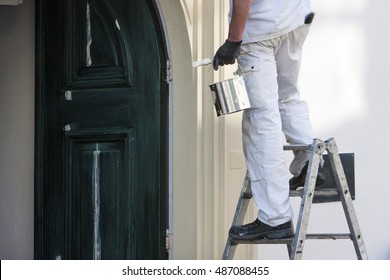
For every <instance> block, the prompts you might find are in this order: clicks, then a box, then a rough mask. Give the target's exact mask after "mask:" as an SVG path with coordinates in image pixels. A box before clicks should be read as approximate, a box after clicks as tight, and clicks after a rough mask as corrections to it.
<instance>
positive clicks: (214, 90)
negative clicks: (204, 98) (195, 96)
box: [210, 76, 250, 117]
mask: <svg viewBox="0 0 390 280" xmlns="http://www.w3.org/2000/svg"><path fill="white" fill-rule="evenodd" d="M210 89H211V96H212V98H213V101H214V106H215V110H216V113H217V116H218V117H219V116H222V115H227V114H232V113H236V112H239V111H242V110H244V109H248V108H250V102H249V98H248V93H247V91H246V87H245V82H244V78H243V77H242V76H237V77H234V78H231V79H228V80H225V81H222V82H218V83H215V84H211V85H210Z"/></svg>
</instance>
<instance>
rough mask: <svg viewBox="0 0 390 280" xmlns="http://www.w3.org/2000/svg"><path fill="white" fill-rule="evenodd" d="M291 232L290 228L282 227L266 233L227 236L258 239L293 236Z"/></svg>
mask: <svg viewBox="0 0 390 280" xmlns="http://www.w3.org/2000/svg"><path fill="white" fill-rule="evenodd" d="M293 235H294V234H293V232H292V230H291V229H283V230H277V231H276V230H274V231H269V232H266V233H260V234H255V235H243V236H241V235H235V234H231V233H230V234H229V237H231V238H233V239H234V240H259V239H282V238H289V237H291V236H293Z"/></svg>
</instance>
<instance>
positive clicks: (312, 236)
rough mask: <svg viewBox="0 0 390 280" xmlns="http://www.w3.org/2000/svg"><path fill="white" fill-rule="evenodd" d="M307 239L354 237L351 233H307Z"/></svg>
mask: <svg viewBox="0 0 390 280" xmlns="http://www.w3.org/2000/svg"><path fill="white" fill-rule="evenodd" d="M306 239H334V240H336V239H352V236H351V234H349V233H312V234H306Z"/></svg>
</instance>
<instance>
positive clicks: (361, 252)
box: [222, 138, 368, 260]
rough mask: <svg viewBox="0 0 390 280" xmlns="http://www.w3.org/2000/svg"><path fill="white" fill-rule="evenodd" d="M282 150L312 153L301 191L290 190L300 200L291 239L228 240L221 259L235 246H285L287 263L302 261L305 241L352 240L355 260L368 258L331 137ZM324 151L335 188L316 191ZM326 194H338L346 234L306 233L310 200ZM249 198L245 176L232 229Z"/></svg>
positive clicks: (228, 256) (227, 257) (241, 218)
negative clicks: (346, 228)
mask: <svg viewBox="0 0 390 280" xmlns="http://www.w3.org/2000/svg"><path fill="white" fill-rule="evenodd" d="M284 150H307V151H310V152H311V156H310V158H309V164H308V169H307V174H306V181H305V185H304V187H303V190H298V191H290V197H301V205H300V211H299V216H298V221H297V225H296V229H295V234H294V236H293V237H291V238H284V239H259V240H253V241H248V240H245V241H244V240H235V239H232V238H230V237H228V239H227V242H226V246H225V250H224V252H223V256H222V259H223V260H231V259H233V257H234V253H235V250H236V247H237V246H238V245H239V244H286V245H287V250H288V254H289V258H290V260H300V259H302V253H303V247H304V244H305V240H306V239H332V240H335V239H351V240H352V242H353V245H354V247H355V251H356V256H357V259H359V260H362V259H364V260H366V259H368V256H367V252H366V248H365V245H364V242H363V237H362V233H361V231H360V228H359V224H358V220H357V217H356V213H355V210H354V207H353V202H352V197H351V194H350V191H349V187H348V183H347V180H346V177H345V173H344V169H343V166H342V162H341V159H340V155H339V153H338V149H337V146H336V142H335V140H334V138H329V139H328V140H326V141H322V140H319V139H314V140H313V143H312V144H311V145H286V146H284ZM325 151H326V152H327V154H328V156H329V162H330V166H331V172H332V174H333V175H334V180H335V184H336V187H337V188H334V189H327V190H321V189H318V190H315V183H316V179H317V173H318V168H319V165H320V161H321V157H322V155H323V153H324V152H325ZM329 192H336V193H334V194H335V195H336V196H337V195H338V197H339V199H338V201H340V202H341V203H342V206H343V209H344V213H345V217H346V219H347V223H348V228H349V233H345V234H344V233H324V234H308V233H307V226H308V223H309V217H310V211H311V206H312V203H313V197H314V196H316V197H318V196H321V195H325V196H328V195H329ZM251 198H252V191H251V185H250V180H249V176H248V173H247V175H246V177H245V180H244V182H243V185H242V189H241V194H240V197H239V199H238V204H237V208H236V212H235V214H234V217H233V222H232V226H235V225H242V224H243V221H244V217H245V214H246V211H247V208H248V204H249V201H250V199H251Z"/></svg>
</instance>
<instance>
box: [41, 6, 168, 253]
mask: <svg viewBox="0 0 390 280" xmlns="http://www.w3.org/2000/svg"><path fill="white" fill-rule="evenodd" d="M151 2H152V5H153V8H154V11H153V12H154V13H155V22H156V26H159V27H160V30H159V32H157V33H158V34H157V35H158V36H160V35H161V38H159V41H160V43H162V44H163V46H162V48H159V50H161V51H162V53H160V57H161V58H162V59H164V60H165V61H161V63H162V67H163V71H162V74H163V77H162V79H161V91H160V92H166V93H167V94H168V96H167V97H166V98H162V101H161V107H163V108H165V110H162V111H163V113H166V114H167V115H165V116H164V117H162V118H160V119H161V128H165V133H164V138H165V139H163V140H162V145H161V147H165V149H162V159H163V161H164V162H163V163H162V167H164V166H165V168H164V170H165V172H164V174H163V175H162V176H161V180H164V181H165V182H166V183H165V198H166V207H165V209H164V210H163V212H164V214H165V217H166V225H167V227H168V228H167V237H170V236H171V235H172V230H171V229H172V228H173V195H172V194H173V175H172V174H173V170H172V169H173V129H172V128H173V94H172V93H173V83H172V71H171V65H172V63H171V61H172V60H171V57H172V56H171V52H170V47H169V46H170V44H169V38H168V30H167V27H166V25H165V20H164V17H163V11H162V8H161V6H160V4H159V0H152V1H151ZM43 20H44V19H43V0H36V1H35V105H34V106H35V125H34V126H35V135H34V139H35V141H34V151H35V153H34V259H42V254H43V246H44V237H43V233H44V228H43V223H42V219H43V217H44V215H43V214H44V213H43V207H42V206H43V201H42V198H43V180H44V174H43V168H42V165H43V162H44V160H45V159H44V157H43V151H44V147H43V146H44V145H43V139H44V110H43V108H44V104H43V103H44V102H43V100H44V98H43V96H44V92H45V90H44V89H45V82H44V74H43V72H44V65H45V56H44V53H43V52H41V50H42V49H43V47H44V40H43V38H44V32H43V28H44V24H43ZM163 80H165V82H163ZM164 87H166V88H165V89H164ZM167 250H168V258H172V256H173V254H172V246H169V248H167Z"/></svg>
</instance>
